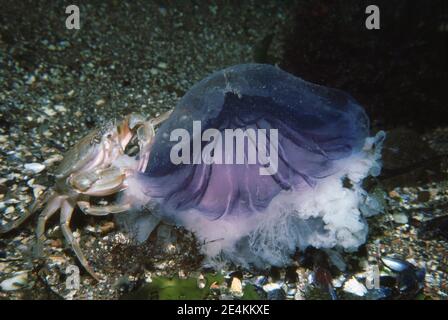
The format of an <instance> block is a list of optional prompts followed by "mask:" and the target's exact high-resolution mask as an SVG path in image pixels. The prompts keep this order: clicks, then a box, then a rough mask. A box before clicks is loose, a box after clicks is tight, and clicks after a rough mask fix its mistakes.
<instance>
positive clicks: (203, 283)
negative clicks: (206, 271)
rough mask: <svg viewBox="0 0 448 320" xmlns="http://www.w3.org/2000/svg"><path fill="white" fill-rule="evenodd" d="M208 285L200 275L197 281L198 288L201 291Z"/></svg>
mask: <svg viewBox="0 0 448 320" xmlns="http://www.w3.org/2000/svg"><path fill="white" fill-rule="evenodd" d="M206 283H207V281H206V279H205V277H204V275H203V274H200V275H199V277H198V280H197V284H198V288H199V289H204V288H205V285H206Z"/></svg>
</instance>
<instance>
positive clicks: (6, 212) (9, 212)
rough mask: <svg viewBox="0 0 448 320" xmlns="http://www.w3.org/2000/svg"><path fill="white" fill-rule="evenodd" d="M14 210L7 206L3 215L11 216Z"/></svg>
mask: <svg viewBox="0 0 448 320" xmlns="http://www.w3.org/2000/svg"><path fill="white" fill-rule="evenodd" d="M14 211H15V209H14V207H13V206H9V207H8V208H6V210H5V214H11V213H14Z"/></svg>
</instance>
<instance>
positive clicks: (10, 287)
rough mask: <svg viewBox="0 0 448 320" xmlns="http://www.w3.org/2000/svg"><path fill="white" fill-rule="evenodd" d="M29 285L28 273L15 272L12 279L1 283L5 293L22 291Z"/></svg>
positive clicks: (0, 287)
mask: <svg viewBox="0 0 448 320" xmlns="http://www.w3.org/2000/svg"><path fill="white" fill-rule="evenodd" d="M27 283H28V272H27V271H19V272H15V273H14V275H13V276H12V277H11V278H8V279H6V280H3V281H2V282H1V283H0V289H1V290H3V291H14V290H19V289H22V288H23V287H24V286H26V285H27Z"/></svg>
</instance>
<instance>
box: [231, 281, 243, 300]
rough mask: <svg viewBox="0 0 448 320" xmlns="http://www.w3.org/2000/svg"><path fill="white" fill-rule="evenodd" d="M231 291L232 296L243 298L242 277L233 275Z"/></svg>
mask: <svg viewBox="0 0 448 320" xmlns="http://www.w3.org/2000/svg"><path fill="white" fill-rule="evenodd" d="M229 292H230V294H231V295H232V296H234V297H237V298H241V297H242V296H243V284H242V283H241V280H240V279H238V278H237V277H233V279H232V283H231V285H230V290H229Z"/></svg>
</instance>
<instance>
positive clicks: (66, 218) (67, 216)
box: [61, 199, 100, 281]
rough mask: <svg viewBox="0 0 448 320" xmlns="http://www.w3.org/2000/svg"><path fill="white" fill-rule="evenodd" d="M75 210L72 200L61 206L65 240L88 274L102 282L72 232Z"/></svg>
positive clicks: (62, 228)
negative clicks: (71, 226) (71, 222)
mask: <svg viewBox="0 0 448 320" xmlns="http://www.w3.org/2000/svg"><path fill="white" fill-rule="evenodd" d="M74 209H75V204H74V203H72V202H71V201H70V200H68V199H67V200H65V201H64V202H63V203H62V206H61V230H62V233H63V234H64V237H65V240H67V242H68V243H69V244H70V246H71V247H72V249H73V251H74V252H75V254H76V256H77V257H78V260H79V262H80V263H81V264H82V266H83V267H84V268H85V269H86V270H87V272H88V273H89V274H90V275H91V276H92V277H93V278H94V279H95V280H97V281H100V278H99V277H98V276H97V275H96V273H95V271H93V269H92V267H90V265H89V263H88V262H87V259H86V258H85V257H84V254H83V253H82V251H81V247H80V246H79V243H78V240H77V239H76V238H75V237H74V236H73V232H72V231H71V230H70V220H71V218H72V214H73V210H74Z"/></svg>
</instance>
